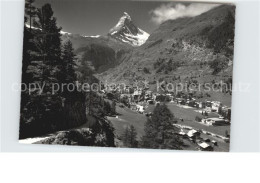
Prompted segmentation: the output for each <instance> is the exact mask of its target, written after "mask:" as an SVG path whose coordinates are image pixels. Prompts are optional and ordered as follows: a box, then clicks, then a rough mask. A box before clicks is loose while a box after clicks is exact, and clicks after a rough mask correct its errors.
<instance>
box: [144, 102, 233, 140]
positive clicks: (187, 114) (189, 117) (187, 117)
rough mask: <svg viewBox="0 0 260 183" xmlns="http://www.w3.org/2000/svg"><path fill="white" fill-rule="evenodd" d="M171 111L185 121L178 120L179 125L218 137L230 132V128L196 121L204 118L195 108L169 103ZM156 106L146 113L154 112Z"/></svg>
mask: <svg viewBox="0 0 260 183" xmlns="http://www.w3.org/2000/svg"><path fill="white" fill-rule="evenodd" d="M167 106H168V108H169V109H170V111H171V112H172V113H173V114H174V116H175V117H177V118H181V119H183V121H180V120H178V124H180V125H186V126H190V127H193V128H196V129H203V130H205V131H209V132H212V133H215V134H218V135H222V136H225V133H226V130H228V131H229V129H230V126H229V125H228V126H207V125H204V124H201V123H198V122H196V121H195V117H196V116H199V117H203V116H202V115H201V114H200V113H198V112H195V111H194V110H195V109H194V108H182V107H179V106H177V104H173V103H168V104H167ZM154 107H155V106H154V105H150V106H149V107H148V108H147V110H146V112H152V111H153V109H154ZM209 116H210V117H217V116H218V115H217V114H215V113H210V114H209Z"/></svg>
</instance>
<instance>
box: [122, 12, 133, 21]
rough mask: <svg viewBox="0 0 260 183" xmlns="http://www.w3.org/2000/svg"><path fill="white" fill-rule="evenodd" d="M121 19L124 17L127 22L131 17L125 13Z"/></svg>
mask: <svg viewBox="0 0 260 183" xmlns="http://www.w3.org/2000/svg"><path fill="white" fill-rule="evenodd" d="M123 17H126V18H127V19H128V20H131V17H130V15H129V14H128V13H127V12H124V15H123Z"/></svg>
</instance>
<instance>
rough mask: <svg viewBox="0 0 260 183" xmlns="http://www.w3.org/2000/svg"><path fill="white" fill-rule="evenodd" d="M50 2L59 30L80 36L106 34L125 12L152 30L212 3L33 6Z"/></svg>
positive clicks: (39, 0) (83, 0)
mask: <svg viewBox="0 0 260 183" xmlns="http://www.w3.org/2000/svg"><path fill="white" fill-rule="evenodd" d="M45 3H50V4H51V6H52V9H53V11H54V16H55V17H56V18H57V23H58V25H59V26H61V27H62V31H66V32H70V33H74V34H81V35H86V36H90V35H106V34H107V33H108V32H109V30H110V29H111V28H112V27H114V26H115V25H116V24H117V22H118V21H119V18H120V17H121V16H123V13H124V12H127V13H128V14H129V15H130V16H131V19H132V20H133V22H134V24H135V25H136V26H138V27H139V28H141V29H142V30H144V31H146V32H148V33H152V32H153V31H154V30H155V29H156V28H157V27H158V26H159V25H160V24H161V23H162V22H164V21H166V20H169V19H176V18H180V17H183V16H196V15H199V14H201V13H203V12H205V11H208V10H210V9H211V8H213V7H216V6H217V5H216V4H205V3H204V4H202V3H178V2H162V1H157V2H156V1H151V2H148V1H122V0H121V1H119V0H117V1H111V0H106V1H105V0H102V1H101V0H95V1H90V0H35V3H34V4H35V6H36V7H41V6H42V5H43V4H45Z"/></svg>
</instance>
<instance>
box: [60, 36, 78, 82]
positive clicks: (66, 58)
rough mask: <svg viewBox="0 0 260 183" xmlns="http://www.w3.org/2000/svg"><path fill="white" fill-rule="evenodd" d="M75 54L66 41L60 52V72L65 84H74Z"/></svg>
mask: <svg viewBox="0 0 260 183" xmlns="http://www.w3.org/2000/svg"><path fill="white" fill-rule="evenodd" d="M74 67H75V54H74V50H73V47H72V43H71V41H70V40H69V41H67V42H65V43H64V45H63V51H62V70H61V73H62V74H63V78H64V82H66V83H74V82H75V81H76V74H75V70H74Z"/></svg>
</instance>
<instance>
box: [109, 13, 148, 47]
mask: <svg viewBox="0 0 260 183" xmlns="http://www.w3.org/2000/svg"><path fill="white" fill-rule="evenodd" d="M108 35H109V36H111V37H113V38H115V39H117V40H120V41H122V42H125V43H128V44H131V45H132V46H141V45H142V44H144V43H145V41H146V40H147V39H148V37H149V36H150V35H149V34H148V33H147V32H145V31H143V30H142V29H140V28H138V27H137V26H135V24H134V23H133V21H132V19H131V17H130V16H129V15H128V13H126V12H124V15H123V16H122V17H121V18H120V19H119V21H118V23H117V24H116V25H115V26H114V27H113V28H112V29H110V31H109V34H108Z"/></svg>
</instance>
